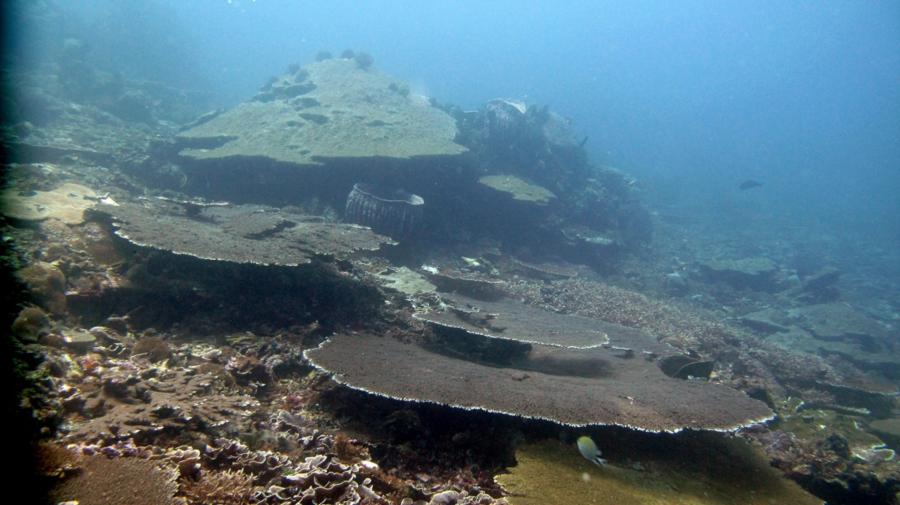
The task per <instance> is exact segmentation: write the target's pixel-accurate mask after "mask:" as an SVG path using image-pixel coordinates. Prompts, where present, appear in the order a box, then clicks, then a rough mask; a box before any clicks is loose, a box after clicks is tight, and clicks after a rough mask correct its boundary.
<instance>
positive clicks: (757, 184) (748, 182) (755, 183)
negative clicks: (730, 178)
mask: <svg viewBox="0 0 900 505" xmlns="http://www.w3.org/2000/svg"><path fill="white" fill-rule="evenodd" d="M760 186H762V183H761V182H759V181H754V180H753V179H747V180H746V181H744V182H742V183H741V185H740V186H738V187H739V188H741V191H743V190H745V189H753V188H758V187H760Z"/></svg>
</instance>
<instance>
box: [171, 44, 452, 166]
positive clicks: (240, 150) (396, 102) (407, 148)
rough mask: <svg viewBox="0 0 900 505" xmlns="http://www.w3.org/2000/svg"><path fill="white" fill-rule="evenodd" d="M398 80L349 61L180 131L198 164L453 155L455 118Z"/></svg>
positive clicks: (281, 83) (280, 82) (275, 86)
mask: <svg viewBox="0 0 900 505" xmlns="http://www.w3.org/2000/svg"><path fill="white" fill-rule="evenodd" d="M400 90H401V87H400V86H398V85H397V82H396V80H395V79H393V78H391V77H389V76H387V75H385V74H383V73H381V72H379V71H378V70H376V69H374V68H360V66H359V65H357V63H356V62H355V61H354V60H352V59H343V58H339V59H329V60H324V61H320V62H316V63H313V64H311V65H309V66H307V67H305V68H303V69H299V70H298V71H296V72H294V73H289V74H286V75H283V76H281V77H280V78H278V79H276V80H275V81H274V82H272V83H270V84H268V85H266V86H265V87H263V89H262V90H261V92H260V93H259V94H258V95H257V96H256V97H255V98H254V99H253V100H250V101H248V102H244V103H242V104H240V105H238V106H237V107H235V108H234V109H232V110H230V111H227V112H224V113H222V114H220V115H218V116H216V117H214V118H212V119H210V120H209V121H206V122H204V123H202V124H199V125H196V126H194V127H192V128H190V129H188V130H187V131H184V132H182V133H181V134H180V135H179V136H180V138H181V139H182V140H183V141H185V142H186V143H188V145H190V146H191V147H189V148H187V149H184V150H182V151H181V154H182V155H184V156H187V157H189V158H193V159H196V160H212V159H222V158H231V157H262V158H268V159H270V160H273V161H277V162H285V163H291V164H297V165H317V164H320V163H322V162H324V161H326V160H328V159H341V158H372V157H386V158H400V159H408V158H411V157H416V156H454V155H458V154H461V153H463V152H465V151H466V149H465V148H464V147H462V146H460V145H459V144H456V143H455V142H454V141H453V140H454V137H455V136H456V134H457V129H456V123H455V121H454V119H453V118H452V117H450V116H449V115H447V114H446V113H444V112H442V111H441V110H439V109H437V108H435V107H432V106H431V105H430V103H429V102H428V100H427V99H425V98H424V97H421V96H417V95H410V94H409V93H403V92H401V91H400Z"/></svg>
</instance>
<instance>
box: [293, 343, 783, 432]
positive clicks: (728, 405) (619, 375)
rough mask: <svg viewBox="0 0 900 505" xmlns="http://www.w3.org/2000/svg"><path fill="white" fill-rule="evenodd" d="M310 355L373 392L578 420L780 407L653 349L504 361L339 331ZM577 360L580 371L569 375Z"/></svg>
mask: <svg viewBox="0 0 900 505" xmlns="http://www.w3.org/2000/svg"><path fill="white" fill-rule="evenodd" d="M305 356H306V357H307V359H309V360H310V361H311V362H312V363H313V364H314V365H315V366H316V367H318V368H320V369H322V370H324V371H326V372H328V373H331V374H332V375H333V376H334V379H335V380H336V381H338V382H340V383H342V384H345V385H347V386H349V387H351V388H354V389H359V390H363V391H368V392H370V393H373V394H378V395H383V396H387V397H391V398H397V399H403V400H411V401H422V402H431V403H437V404H441V405H448V406H454V407H458V408H463V409H478V410H486V411H491V412H499V413H505V414H510V415H514V416H521V417H526V418H535V419H547V420H551V421H554V422H557V423H560V424H565V425H572V426H585V425H619V426H626V427H630V428H635V429H639V430H646V431H654V432H661V431H667V432H676V431H680V430H682V429H685V428H692V429H707V430H734V429H736V428H740V427H741V426H745V425H748V424H753V423H756V422H760V421H764V420H766V419H769V418H770V417H771V415H772V413H771V411H770V410H769V409H768V408H767V407H766V406H765V405H764V404H763V403H761V402H758V401H756V400H752V399H750V398H748V397H747V396H746V395H744V394H743V393H741V392H739V391H736V390H734V389H730V388H727V387H725V386H720V385H715V384H710V383H707V382H698V381H686V380H680V379H673V378H671V377H669V376H667V375H665V374H664V373H663V372H662V371H661V370H660V369H659V367H658V366H657V365H656V363H654V362H652V361H649V360H647V359H645V358H644V357H641V356H631V357H628V356H623V355H622V353H620V352H618V351H615V350H611V349H602V348H598V349H587V350H583V349H579V350H572V349H560V348H553V347H549V346H540V345H535V346H533V349H532V350H531V351H530V352H529V353H528V355H527V356H526V357H524V358H522V359H521V360H520V361H518V362H517V363H516V364H515V365H514V366H510V367H500V366H496V365H492V364H487V363H476V362H473V361H467V360H464V359H460V358H456V357H450V356H447V355H444V354H441V353H439V352H435V351H432V350H429V349H426V348H424V347H423V346H421V345H418V344H413V343H403V342H400V341H398V340H396V339H393V338H389V337H386V338H379V337H374V336H370V335H335V336H333V337H332V338H331V339H330V340H328V341H326V342H325V343H324V344H322V345H321V346H319V347H318V348H316V349H311V350H308V351H306V352H305ZM572 369H575V370H577V371H578V375H565V373H566V372H567V371H568V370H572ZM568 373H571V372H568Z"/></svg>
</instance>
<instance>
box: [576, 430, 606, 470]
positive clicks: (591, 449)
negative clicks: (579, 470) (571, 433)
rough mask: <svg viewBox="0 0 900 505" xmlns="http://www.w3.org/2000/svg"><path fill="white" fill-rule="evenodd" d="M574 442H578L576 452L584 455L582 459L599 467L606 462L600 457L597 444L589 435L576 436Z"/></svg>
mask: <svg viewBox="0 0 900 505" xmlns="http://www.w3.org/2000/svg"><path fill="white" fill-rule="evenodd" d="M576 444H578V452H580V453H581V455H582V456H584V459H586V460H588V461H590V462H591V463H593V464H595V465H597V466H600V467H602V466H603V465H605V464H606V460H605V459H603V458H601V457H600V454H601V452H600V449H598V448H597V444H595V443H594V441H593V440H592V439H591V437H587V436H581V437H578V441H577V442H576Z"/></svg>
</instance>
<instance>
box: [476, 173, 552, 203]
mask: <svg viewBox="0 0 900 505" xmlns="http://www.w3.org/2000/svg"><path fill="white" fill-rule="evenodd" d="M478 183H479V184H481V185H482V186H485V187H488V188H490V189H492V190H494V191H498V192H500V193H503V194H505V195H508V196H509V197H511V198H512V199H513V200H516V201H519V202H528V203H534V204H538V205H546V204H547V203H549V202H550V201H551V200H553V199H554V198H556V195H555V194H553V192H552V191H550V190H548V189H546V188H544V187H543V186H538V185H537V184H532V183H530V182H528V181H526V180H524V179H521V178H519V177H516V176H514V175H485V176H484V177H481V178H480V179H478Z"/></svg>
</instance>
